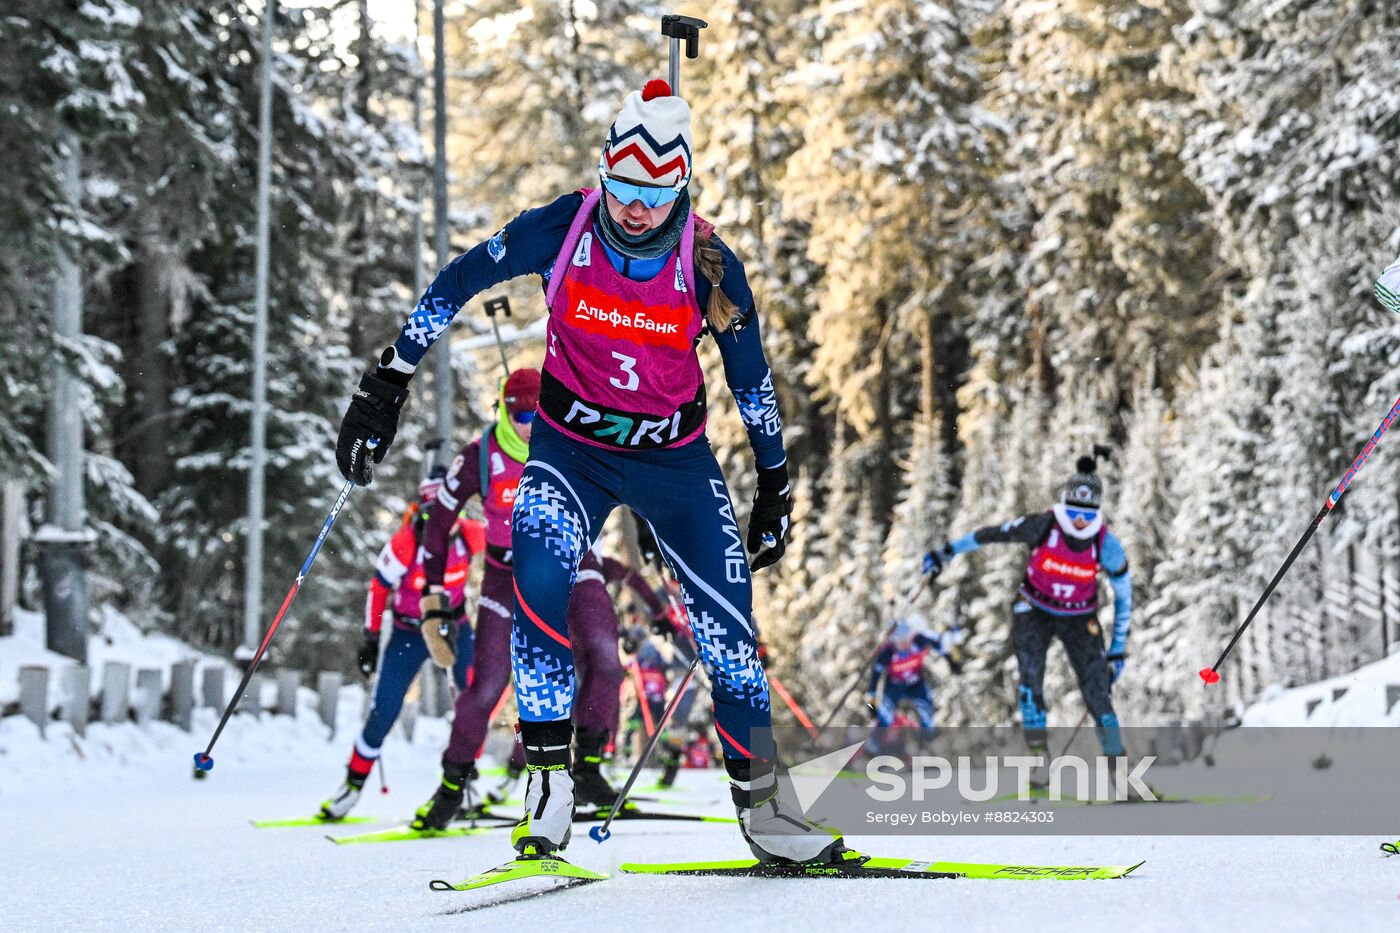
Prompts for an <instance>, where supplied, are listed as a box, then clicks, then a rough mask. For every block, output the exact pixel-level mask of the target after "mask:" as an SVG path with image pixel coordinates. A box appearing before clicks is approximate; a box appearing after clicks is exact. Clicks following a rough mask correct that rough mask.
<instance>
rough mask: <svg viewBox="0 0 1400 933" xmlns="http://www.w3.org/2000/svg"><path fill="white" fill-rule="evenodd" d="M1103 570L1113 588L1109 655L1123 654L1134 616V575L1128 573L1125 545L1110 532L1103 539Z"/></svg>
mask: <svg viewBox="0 0 1400 933" xmlns="http://www.w3.org/2000/svg"><path fill="white" fill-rule="evenodd" d="M1102 564H1103V569H1104V571H1105V572H1106V573H1107V574H1108V582H1109V585H1110V586H1112V587H1113V642H1112V644H1111V645H1109V653H1110V654H1113V653H1117V652H1121V651H1122V650H1123V649H1124V648H1126V647H1127V644H1128V626H1129V624H1130V622H1131V620H1132V616H1133V575H1132V574H1131V573H1129V572H1128V555H1127V554H1126V553H1125V552H1124V550H1123V543H1122V542H1121V541H1119V540H1118V538H1117V537H1115V536H1114V534H1113V532H1111V531H1110V532H1108V533H1107V534H1105V535H1104V539H1103V560H1102Z"/></svg>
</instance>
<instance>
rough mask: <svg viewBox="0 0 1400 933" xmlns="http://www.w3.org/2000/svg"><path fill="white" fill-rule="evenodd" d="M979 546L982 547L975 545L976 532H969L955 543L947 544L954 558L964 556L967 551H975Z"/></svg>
mask: <svg viewBox="0 0 1400 933" xmlns="http://www.w3.org/2000/svg"><path fill="white" fill-rule="evenodd" d="M981 546H982V545H980V544H978V543H977V532H975V531H969V532H968V533H967V534H965V535H963V536H962V537H961V538H959V539H957V540H956V541H949V542H948V548H949V549H950V550H951V551H952V552H953V555H954V556H957V555H958V554H966V553H968V552H969V551H975V550H977V549H978V548H980V547H981Z"/></svg>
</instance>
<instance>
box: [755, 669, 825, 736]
mask: <svg viewBox="0 0 1400 933" xmlns="http://www.w3.org/2000/svg"><path fill="white" fill-rule="evenodd" d="M768 685H769V686H770V687H772V688H773V689H774V690H775V691H777V694H778V696H779V697H781V698H782V701H783V702H784V703H785V704H787V708H788V709H790V710H792V715H793V716H795V717H797V721H798V722H799V723H801V724H802V728H804V729H806V730H807V734H808V735H810V736H811V737H812V738H814V739H816V738H820V737H821V733H820V732H818V731H817V727H816V726H814V725H812V720H810V719H808V718H807V714H806V713H805V712H803V711H802V707H800V706H798V705H797V701H796V700H794V699H793V698H792V694H791V693H788V689H787V687H784V686H783V682H782V681H780V680H779V679H778V678H777V677H774V676H773V675H772V674H769V675H768Z"/></svg>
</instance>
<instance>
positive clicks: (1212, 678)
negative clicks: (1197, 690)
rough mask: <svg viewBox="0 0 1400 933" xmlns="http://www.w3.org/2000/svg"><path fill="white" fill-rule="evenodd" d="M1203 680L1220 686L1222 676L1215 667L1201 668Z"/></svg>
mask: <svg viewBox="0 0 1400 933" xmlns="http://www.w3.org/2000/svg"><path fill="white" fill-rule="evenodd" d="M1201 679H1202V680H1204V681H1205V682H1206V683H1207V684H1218V683H1220V674H1219V673H1217V672H1216V670H1215V668H1213V667H1203V668H1201Z"/></svg>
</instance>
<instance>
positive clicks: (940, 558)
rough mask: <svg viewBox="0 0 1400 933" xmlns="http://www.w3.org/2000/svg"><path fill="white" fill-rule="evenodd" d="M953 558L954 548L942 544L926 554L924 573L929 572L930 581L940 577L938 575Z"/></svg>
mask: <svg viewBox="0 0 1400 933" xmlns="http://www.w3.org/2000/svg"><path fill="white" fill-rule="evenodd" d="M952 559H953V549H952V548H951V547H949V546H948V545H946V544H945V545H942V546H941V547H938V548H935V549H934V550H932V551H929V552H928V553H927V554H925V555H924V568H923V569H924V573H926V574H928V576H929V581H930V582H932V581H934V580H937V579H938V575H939V574H940V573H942V572H943V569H944V568H945V567H947V566H948V562H949V561H951V560H952Z"/></svg>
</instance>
